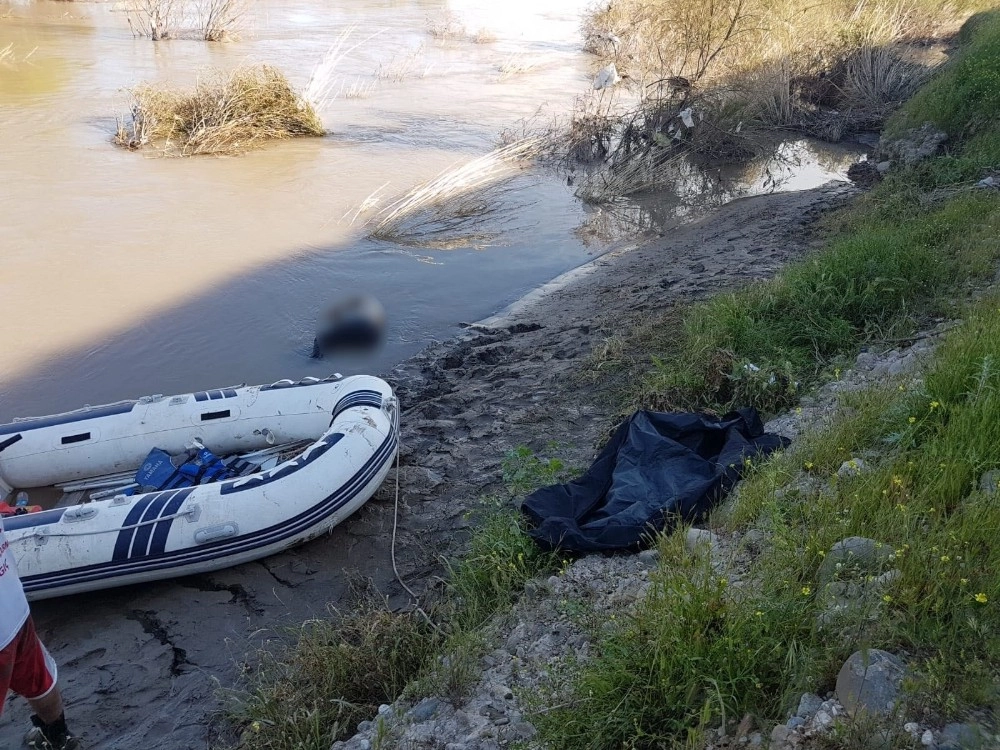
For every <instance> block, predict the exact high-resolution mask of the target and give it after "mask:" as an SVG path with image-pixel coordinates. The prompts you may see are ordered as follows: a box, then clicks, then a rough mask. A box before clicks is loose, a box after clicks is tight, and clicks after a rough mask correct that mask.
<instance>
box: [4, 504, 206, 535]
mask: <svg viewBox="0 0 1000 750" xmlns="http://www.w3.org/2000/svg"><path fill="white" fill-rule="evenodd" d="M196 512H197V507H194V508H188V509H187V510H182V511H181V512H180V513H171V514H170V515H169V516H161V517H160V518H151V519H150V520H148V521H139V522H138V523H133V524H131V525H129V526H116V527H114V528H108V529H95V530H94V531H49V530H48V529H45V528H44V527H43V528H39V529H38V530H36V531H35V533H34V534H32V535H31V536H23V537H21V539H38V538H44V539H51V538H52V537H57V536H96V535H97V534H117V533H118V532H119V531H131V530H132V529H138V528H139V527H141V526H150V525H152V524H157V523H160V521H172V520H174V519H175V518H186V517H187V516H190V515H191V514H192V513H196Z"/></svg>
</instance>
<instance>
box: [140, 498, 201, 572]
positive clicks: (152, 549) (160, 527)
mask: <svg viewBox="0 0 1000 750" xmlns="http://www.w3.org/2000/svg"><path fill="white" fill-rule="evenodd" d="M192 492H194V487H186V488H184V489H183V490H180V491H179V492H178V493H177V494H176V495H174V496H173V497H172V498H170V502H169V503H167V507H165V508H164V509H163V512H162V513H161V514H160V518H164V517H165V516H172V515H174V514H175V513H176V512H177V511H178V510H180V507H181V504H182V503H183V502H184V501H185V500H187V498H188V495H190V494H191V493H192ZM173 522H174V519H173V518H167V519H166V520H165V521H160V522H158V523H157V524H156V530H155V531H154V532H153V541H152V542H151V543H150V545H149V554H150V555H162V554H163V551H164V550H165V549H166V547H167V536H168V535H169V534H170V525H171V524H172V523H173Z"/></svg>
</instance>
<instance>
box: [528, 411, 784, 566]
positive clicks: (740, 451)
mask: <svg viewBox="0 0 1000 750" xmlns="http://www.w3.org/2000/svg"><path fill="white" fill-rule="evenodd" d="M787 444H788V440H787V439H785V438H783V437H780V436H778V435H771V434H768V433H765V432H764V426H763V424H761V421H760V416H759V415H758V414H757V411H756V410H755V409H741V410H739V411H734V412H730V413H729V414H726V415H725V416H724V417H722V418H721V419H720V418H718V417H713V416H709V415H705V414H664V413H660V412H652V411H639V412H636V413H635V414H633V415H632V416H631V417H630V418H629V419H628V421H627V422H625V423H624V424H623V425H622V426H621V427H619V428H618V430H617V431H616V432H615V434H614V436H613V437H612V438H611V441H610V442H609V443H608V444H607V445H606V446H605V448H604V450H602V451H601V454H600V455H599V456H598V457H597V460H596V461H594V463H593V465H592V466H591V467H590V468H589V469H588V470H587V473H586V474H584V475H583V476H582V477H580V478H579V479H576V480H574V481H572V482H569V483H568V484H555V485H552V486H550V487H543V488H542V489H540V490H537V491H536V492H533V493H532V494H531V495H529V496H528V497H527V498H526V499H525V501H524V504H523V505H522V506H521V509H522V511H524V513H525V514H526V515H527V517H528V519H529V520H530V522H531V524H532V527H533V528H532V529H531V530H530V531H529V532H528V533H529V534H530V535H531V536H532V537H533V538H534V539H535V541H537V542H538V543H539V544H540V545H542V546H543V547H546V548H559V549H564V550H569V551H575V552H598V551H610V550H624V549H636V548H638V547H641V546H642V545H643V543H644V542H645V541H648V540H649V538H650V537H651V535H652V533H654V532H657V531H661V530H663V529H664V528H666V527H667V526H668V525H669V524H673V523H675V522H676V521H677V520H678V519H684V520H688V521H693V520H695V519H696V518H698V517H699V516H701V515H702V514H704V513H705V512H706V511H708V510H709V509H710V508H711V507H712V506H713V505H715V504H716V503H718V502H719V501H720V500H721V499H722V498H723V497H725V495H726V494H727V493H728V492H729V491H730V490H731V489H732V488H733V486H734V485H735V484H736V482H737V480H738V479H739V478H740V475H741V473H742V471H743V469H744V459H747V458H750V459H753V458H755V457H757V456H763V455H767V454H768V453H771V452H772V451H774V450H777V449H778V448H782V447H784V446H785V445H787Z"/></svg>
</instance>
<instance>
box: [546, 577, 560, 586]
mask: <svg viewBox="0 0 1000 750" xmlns="http://www.w3.org/2000/svg"><path fill="white" fill-rule="evenodd" d="M547 583H548V584H549V586H551V587H552V588H555V587H556V586H558V585H559V576H549V578H548V581H547Z"/></svg>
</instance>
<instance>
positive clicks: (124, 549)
mask: <svg viewBox="0 0 1000 750" xmlns="http://www.w3.org/2000/svg"><path fill="white" fill-rule="evenodd" d="M159 495H160V493H158V492H157V493H154V494H152V495H146V496H145V497H140V498H139V499H138V500H137V501H136V503H135V506H134V507H133V508H132V510H130V511H129V512H128V515H127V516H125V521H124V523H122V526H123V527H128V526H134V525H135V524H137V523H139V519H140V518H141V517H142V514H143V513H144V512H145V510H146V508H147V507H148V506H149V504H150V503H151V502H153V500H155V499H156V498H157V497H159ZM133 536H135V529H129V528H122V530H121V531H119V532H118V539H117V541H115V551H114V554H113V555H112V556H111V559H112V560H127V559H128V552H129V548H131V546H132V537H133Z"/></svg>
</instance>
